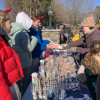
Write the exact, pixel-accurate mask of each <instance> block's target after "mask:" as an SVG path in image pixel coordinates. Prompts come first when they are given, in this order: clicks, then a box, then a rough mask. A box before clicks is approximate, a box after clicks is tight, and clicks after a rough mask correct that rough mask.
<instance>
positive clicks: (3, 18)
mask: <svg viewBox="0 0 100 100" xmlns="http://www.w3.org/2000/svg"><path fill="white" fill-rule="evenodd" d="M7 20H10V17H9V14H8V13H7V12H5V13H4V14H3V11H1V10H0V27H1V28H2V29H3V30H4V31H5V32H6V33H7V28H6V27H5V25H4V22H6V21H7Z"/></svg>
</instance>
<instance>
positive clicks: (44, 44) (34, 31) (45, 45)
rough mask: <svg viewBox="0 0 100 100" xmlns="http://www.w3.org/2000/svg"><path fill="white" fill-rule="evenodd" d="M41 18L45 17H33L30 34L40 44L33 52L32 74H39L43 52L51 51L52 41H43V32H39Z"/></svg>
mask: <svg viewBox="0 0 100 100" xmlns="http://www.w3.org/2000/svg"><path fill="white" fill-rule="evenodd" d="M41 18H43V16H42V17H37V16H32V20H33V23H32V27H31V28H30V29H29V30H30V32H28V33H29V36H30V37H32V36H34V37H36V38H37V39H38V43H37V45H36V47H35V49H34V50H33V52H32V58H33V61H32V66H31V67H30V70H31V73H33V72H38V70H39V69H38V67H39V58H42V57H43V51H45V50H46V49H49V43H50V41H48V40H46V41H45V40H42V36H41V30H38V27H39V24H40V19H41Z"/></svg>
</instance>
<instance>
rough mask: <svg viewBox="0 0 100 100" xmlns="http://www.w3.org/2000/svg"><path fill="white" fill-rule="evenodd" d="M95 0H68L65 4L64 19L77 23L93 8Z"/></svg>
mask: <svg viewBox="0 0 100 100" xmlns="http://www.w3.org/2000/svg"><path fill="white" fill-rule="evenodd" d="M94 4H95V0H70V1H68V2H67V3H66V4H65V8H66V12H67V13H66V18H67V19H66V21H67V22H68V23H70V24H73V25H77V24H79V23H81V22H82V20H83V19H84V18H85V17H86V16H87V15H88V14H89V12H92V11H93V10H94V8H95V5H94Z"/></svg>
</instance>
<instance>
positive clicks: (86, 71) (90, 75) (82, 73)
mask: <svg viewBox="0 0 100 100" xmlns="http://www.w3.org/2000/svg"><path fill="white" fill-rule="evenodd" d="M81 64H82V65H81V66H80V68H79V70H78V77H79V80H81V81H82V82H86V83H87V86H88V88H89V90H90V92H91V94H92V97H93V100H97V99H96V92H98V93H99V89H100V88H98V87H100V86H99V84H100V83H99V84H98V83H97V77H98V74H99V73H100V41H93V42H92V43H91V45H90V52H89V53H87V54H86V56H85V58H84V59H83V60H82V63H81ZM98 81H99V80H98ZM97 84H98V85H97ZM97 90H98V91H97ZM99 95H100V94H99ZM99 99H100V98H99ZM99 99H98V100H99Z"/></svg>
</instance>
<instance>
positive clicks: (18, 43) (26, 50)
mask: <svg viewBox="0 0 100 100" xmlns="http://www.w3.org/2000/svg"><path fill="white" fill-rule="evenodd" d="M32 23H33V21H32V20H31V19H30V18H29V16H28V15H26V14H25V13H24V12H20V13H18V14H17V16H16V22H15V23H11V25H12V28H11V32H10V34H9V38H10V41H9V44H10V46H11V47H12V48H13V49H14V50H15V51H16V53H17V54H18V56H19V59H20V61H21V65H22V68H23V73H24V79H23V80H21V81H19V82H18V83H17V84H16V85H17V86H18V87H19V88H20V87H21V88H20V91H21V97H23V95H24V93H25V91H26V89H27V87H28V85H29V83H30V82H31V73H30V66H31V65H32V55H31V52H32V51H33V50H34V48H35V46H36V44H37V41H38V40H37V39H36V38H35V37H34V36H33V37H32V40H31V42H30V38H29V35H28V31H29V30H28V29H29V28H30V27H31V26H32ZM21 83H22V86H20V84H21ZM16 85H15V87H16ZM20 91H18V93H17V95H18V98H21V97H20V96H19V94H20V93H19V92H20Z"/></svg>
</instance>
